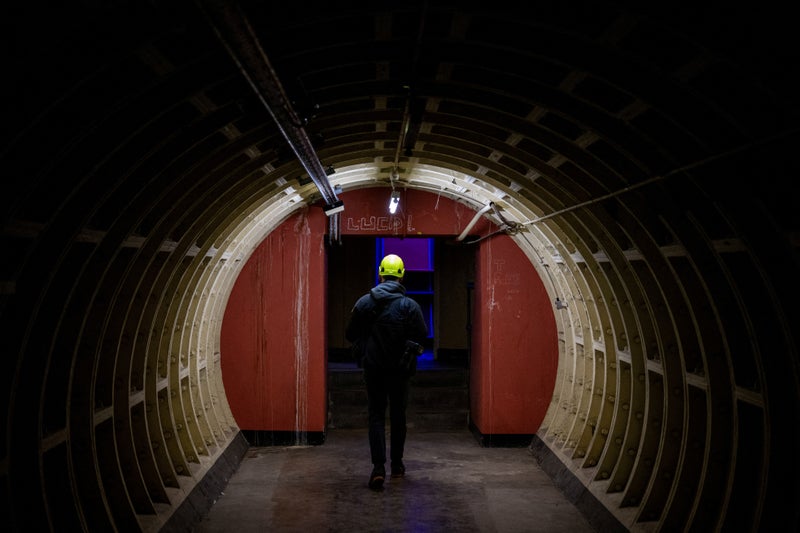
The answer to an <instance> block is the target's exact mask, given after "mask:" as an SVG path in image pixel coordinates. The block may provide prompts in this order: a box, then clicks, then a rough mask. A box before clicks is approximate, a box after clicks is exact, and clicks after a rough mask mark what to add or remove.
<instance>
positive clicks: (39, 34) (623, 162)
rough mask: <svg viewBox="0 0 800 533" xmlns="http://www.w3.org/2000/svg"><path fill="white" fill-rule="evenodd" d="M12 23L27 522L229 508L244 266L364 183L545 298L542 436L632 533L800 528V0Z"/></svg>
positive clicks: (14, 497) (11, 440)
mask: <svg viewBox="0 0 800 533" xmlns="http://www.w3.org/2000/svg"><path fill="white" fill-rule="evenodd" d="M2 26H3V30H4V31H3V40H4V46H3V57H4V62H3V63H4V66H5V69H4V70H5V71H6V75H5V76H4V80H5V82H4V83H3V91H4V96H5V97H4V98H3V100H4V106H3V109H4V113H3V116H2V117H3V125H2V140H1V141H0V147H1V148H0V162H1V163H2V173H3V180H2V194H1V195H0V198H2V204H3V211H2V212H3V225H2V243H3V251H2V263H1V264H2V270H0V276H1V277H0V302H2V303H1V304H0V328H2V329H0V339H1V342H2V365H3V367H2V372H0V375H2V380H3V386H2V396H1V397H2V408H0V413H3V414H4V419H3V421H2V427H3V428H4V436H3V438H2V439H1V440H0V446H1V449H0V477H2V481H3V483H2V491H3V495H2V501H3V507H2V521H3V524H4V527H3V529H4V530H9V531H81V530H83V531H160V530H165V531H166V530H172V529H174V528H176V526H177V525H178V524H186V523H190V522H191V520H192V519H195V518H196V517H198V516H200V515H202V513H203V512H204V510H205V509H207V508H208V507H209V506H210V505H211V502H213V500H214V498H215V497H216V495H218V494H220V493H221V492H222V491H223V490H224V488H225V480H226V479H228V477H229V476H230V473H231V472H232V471H234V470H235V469H236V465H237V464H238V462H239V461H240V460H241V457H242V455H243V454H244V452H245V450H246V449H247V447H248V445H249V444H248V440H247V438H246V437H245V435H244V434H243V432H242V429H243V428H241V427H240V425H239V423H238V422H237V419H236V417H235V416H234V413H233V411H232V409H231V402H229V397H231V398H232V392H231V391H229V390H226V387H225V382H224V381H225V380H224V375H223V368H224V366H225V363H226V362H227V361H230V358H231V357H233V354H231V353H229V352H228V353H226V349H225V348H226V346H227V344H226V343H223V342H222V340H221V339H222V330H223V322H224V317H225V313H226V310H227V309H228V306H229V302H230V301H231V294H232V293H233V291H234V287H235V285H236V283H237V280H238V279H239V278H240V274H241V273H242V272H243V271H244V269H246V268H248V267H247V265H248V264H252V263H249V261H250V260H251V259H252V258H253V256H254V254H256V253H257V250H258V249H259V247H260V246H262V245H263V243H265V242H267V241H268V240H269V239H270V237H275V236H277V235H279V233H278V232H279V231H282V230H281V228H285V227H286V224H287V223H289V222H290V221H292V220H295V219H296V217H307V218H308V219H309V220H313V221H314V223H313V224H310V225H309V226H307V227H305V226H304V229H303V231H308V235H309V236H310V238H313V239H314V241H313V242H314V243H315V246H316V247H317V248H315V250H316V251H317V252H318V253H320V254H322V255H324V254H325V253H328V252H326V250H330V249H335V248H336V247H337V246H341V242H342V239H343V235H344V234H346V233H347V228H346V226H345V221H346V220H347V219H346V217H347V215H348V213H354V212H356V213H357V212H358V210H357V209H356V208H355V204H356V202H353V201H352V198H356V197H358V195H374V198H377V200H375V201H373V202H372V203H371V204H370V205H371V206H372V208H374V209H376V210H377V209H378V208H379V209H380V210H381V211H384V210H386V209H387V207H386V204H387V203H388V202H389V201H390V199H391V198H392V197H393V196H394V195H395V194H398V195H399V197H400V198H401V200H400V202H401V204H400V205H401V207H402V206H404V205H405V204H404V203H403V200H402V198H408V196H406V195H412V196H413V195H418V197H420V198H426V199H428V200H426V201H430V202H434V203H436V202H437V200H439V199H441V202H442V203H443V204H447V205H448V206H449V207H447V209H451V210H453V211H454V212H455V211H457V212H458V213H460V218H459V219H458V220H457V221H456V225H455V226H453V227H450V228H449V229H448V232H447V233H448V239H449V240H450V241H451V243H452V244H453V249H455V248H457V245H459V244H460V245H461V246H473V247H476V248H478V247H480V246H482V245H486V244H487V243H494V244H492V245H493V246H494V245H496V243H500V242H507V243H511V245H512V247H511V248H512V251H513V253H517V254H519V255H520V256H521V257H522V258H524V260H523V263H524V266H525V268H527V269H529V270H530V271H531V272H532V273H533V275H532V276H530V277H526V278H523V279H525V280H528V283H529V284H531V286H533V284H535V285H536V286H539V285H541V287H542V290H543V291H544V295H545V297H544V298H543V299H541V300H537V302H538V303H537V310H539V311H540V312H541V313H542V314H543V316H547V317H549V319H550V320H552V321H553V326H554V327H553V332H552V337H551V338H550V340H551V341H552V344H553V346H554V350H555V352H554V358H555V367H554V373H553V379H552V391H551V392H548V394H547V398H546V404H545V405H544V406H543V411H542V418H541V421H540V423H539V424H538V427H536V428H535V430H534V431H533V432H532V433H533V434H532V435H529V436H528V437H529V439H528V443H527V445H528V446H529V448H530V453H531V454H533V455H534V456H535V459H536V461H537V462H539V463H540V464H541V465H543V466H544V467H546V468H547V469H548V471H549V473H550V474H551V475H552V476H553V477H554V478H555V479H558V480H560V483H561V485H562V486H563V487H564V490H566V491H568V492H570V493H571V494H573V495H577V496H576V498H579V499H580V500H581V501H584V502H590V503H591V505H588V504H587V506H586V508H593V509H598V508H599V509H601V510H603V511H604V512H606V513H608V514H609V515H610V516H613V517H614V519H615V520H616V521H618V523H619V524H621V525H622V526H623V527H624V528H625V529H627V530H629V531H669V532H672V531H753V532H755V531H797V530H798V528H799V527H800V505H799V504H800V481H799V480H800V466H798V465H799V464H800V462H798V460H797V452H798V450H800V432H798V429H797V428H798V424H799V423H800V416H798V415H799V414H800V371H799V370H800V369H799V368H798V346H797V343H798V330H799V329H800V320H798V311H797V303H798V301H800V291H799V290H798V274H800V269H799V268H798V266H800V261H799V258H798V243H800V237H799V234H798V230H800V217H799V216H798V212H800V202H798V195H797V192H796V181H797V176H798V175H800V164H798V159H797V157H796V154H794V151H795V150H797V142H798V140H799V139H800V135H798V133H800V130H798V128H797V120H798V117H800V104H799V103H798V98H797V94H798V92H800V86H799V85H798V81H799V78H798V77H797V75H796V74H797V67H798V64H800V63H798V59H800V54H798V52H800V50H798V46H797V40H796V37H795V32H796V29H795V28H794V26H793V20H792V17H791V16H790V10H789V8H788V7H784V6H781V7H778V6H777V5H771V4H764V5H741V6H733V5H712V4H708V5H706V4H704V3H697V4H693V5H691V6H688V5H677V4H676V5H667V4H664V5H661V4H656V5H649V4H644V3H634V2H609V1H600V2H581V1H576V0H565V1H562V2H529V3H514V2H506V1H503V0H500V1H497V0H495V1H493V2H483V1H470V2H460V3H455V2H447V3H439V2H427V1H416V0H414V1H411V2H404V3H388V2H352V3H349V4H347V5H343V6H339V5H336V3H334V2H330V3H309V2H304V1H302V0H297V1H294V2H289V3H273V2H255V1H252V0H243V1H242V2H240V3H238V4H235V3H232V2H226V1H224V0H197V1H196V2H190V1H186V0H175V1H162V0H152V1H149V2H131V1H126V0H111V1H108V2H97V1H91V0H79V1H76V2H72V3H68V4H64V5H56V4H53V3H39V2H29V3H14V4H12V5H9V6H6V8H5V16H4V17H3V22H2ZM348 198H350V199H351V200H348ZM443 204H442V205H443ZM415 213H416V212H415ZM387 220H390V221H391V220H392V219H391V217H389V218H387ZM294 233H296V232H294ZM294 233H293V232H292V231H289V232H288V233H287V234H289V235H292V234H294ZM382 234H383V235H385V236H396V235H397V227H396V226H393V225H391V224H390V225H389V226H388V227H387V228H386V230H385V231H384V232H383V233H382ZM405 236H406V237H408V235H405ZM512 251H509V252H507V253H512ZM284 266H285V268H286V269H287V271H291V272H304V273H305V274H304V276H302V277H301V278H299V279H302V280H305V281H307V282H308V283H316V284H319V283H322V281H323V279H327V278H326V277H325V276H326V272H325V268H324V264H323V265H317V266H315V268H314V269H311V270H310V271H309V269H308V268H307V265H305V264H300V263H299V262H297V263H295V264H292V263H291V261H290V262H288V263H285V264H284ZM327 283H328V284H329V286H332V285H335V281H334V282H331V281H330V280H328V281H327ZM329 290H330V289H329ZM482 303H483V302H482V301H476V302H475V305H476V306H478V307H480V308H481V309H482V310H483V311H482V312H484V313H487V315H484V317H486V316H489V317H491V311H486V307H481V306H482ZM301 314H302V313H301ZM320 316H321V317H323V320H322V322H320V324H321V325H325V324H331V323H335V322H334V320H335V319H336V318H335V317H331V316H326V315H325V313H322V314H321V315H320ZM338 319H339V320H341V317H338ZM484 319H485V320H489V319H490V318H484ZM301 334H302V332H295V333H293V334H292V333H291V332H290V334H289V335H288V337H287V338H289V339H290V340H291V341H292V342H294V345H293V346H300V348H298V350H300V351H302V353H303V354H304V355H307V356H308V357H309V360H314V361H323V362H324V360H325V357H326V356H327V354H326V345H325V344H326V341H325V338H326V337H324V336H320V337H319V338H320V339H322V340H321V342H319V343H316V344H313V345H302V343H300V344H298V339H299V338H300V335H301ZM520 350H521V351H520V352H519V353H515V354H514V355H515V356H518V357H519V360H520V361H527V360H529V359H530V358H532V357H534V355H535V354H533V353H528V352H527V351H526V350H527V348H521V349H520ZM312 358H313V359H312ZM512 360H513V359H512ZM512 370H513V369H512ZM526 372H527V370H522V369H520V370H519V372H518V374H520V375H521V376H522V377H523V378H524V377H525V376H526ZM531 379H533V378H532V377H531ZM319 432H320V433H322V434H323V436H324V432H325V426H324V422H323V425H322V426H321V427H320V429H319ZM320 445H321V446H324V442H323V443H322V444H320Z"/></svg>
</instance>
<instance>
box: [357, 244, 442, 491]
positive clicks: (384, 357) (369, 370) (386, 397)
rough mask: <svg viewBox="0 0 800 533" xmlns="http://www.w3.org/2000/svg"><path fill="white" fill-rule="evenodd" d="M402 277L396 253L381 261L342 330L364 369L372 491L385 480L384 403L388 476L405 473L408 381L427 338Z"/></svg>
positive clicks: (419, 313)
mask: <svg viewBox="0 0 800 533" xmlns="http://www.w3.org/2000/svg"><path fill="white" fill-rule="evenodd" d="M404 274H405V266H404V264H403V260H402V259H401V258H400V257H399V256H398V255H395V254H389V255H387V256H386V257H384V258H383V260H382V261H381V263H380V266H379V267H378V276H379V280H380V282H379V283H378V285H376V286H375V287H373V288H372V289H370V290H369V292H367V293H366V294H365V295H363V296H362V297H360V298H359V299H358V300H357V301H356V303H355V305H354V306H353V309H352V311H351V313H350V318H349V320H348V323H347V327H346V330H345V338H347V340H348V341H350V342H351V343H352V344H353V347H354V353H355V356H356V359H357V361H358V364H359V366H360V367H362V368H363V369H364V370H363V372H364V382H365V384H366V388H367V413H368V429H369V431H368V433H369V448H370V455H371V460H372V473H371V474H370V477H369V483H368V486H369V488H371V489H373V490H378V489H380V488H382V487H383V482H384V479H385V478H386V408H387V405H388V407H389V423H390V435H391V437H390V446H391V448H390V458H391V475H392V477H393V478H398V477H403V476H404V475H405V471H406V469H405V465H404V464H403V451H404V448H405V441H406V408H407V407H408V394H409V388H410V378H411V376H412V375H413V374H414V372H415V371H416V358H417V356H418V355H419V354H420V353H422V342H423V340H424V339H425V337H426V336H427V334H428V327H427V325H426V324H425V318H424V317H423V315H422V308H421V307H420V305H419V304H418V303H417V302H416V301H414V300H413V299H411V298H409V297H408V296H406V289H405V287H404V286H403V284H402V280H403V276H404Z"/></svg>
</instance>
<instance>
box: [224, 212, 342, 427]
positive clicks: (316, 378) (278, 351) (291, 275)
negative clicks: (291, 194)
mask: <svg viewBox="0 0 800 533" xmlns="http://www.w3.org/2000/svg"><path fill="white" fill-rule="evenodd" d="M327 224H328V221H327V217H326V216H325V214H324V213H323V212H322V210H320V209H315V208H311V209H307V210H304V211H303V212H302V213H300V214H296V215H294V216H292V217H290V218H289V219H288V220H287V221H285V222H284V223H283V224H281V225H280V226H279V227H278V228H277V229H275V230H274V231H272V232H271V233H270V234H269V235H268V236H267V238H266V239H265V240H264V241H263V242H262V243H261V244H260V245H259V246H258V248H257V249H256V250H255V252H254V253H253V255H252V256H251V257H250V259H249V261H248V262H247V264H246V265H245V267H244V268H243V269H242V271H241V273H240V274H239V277H238V278H237V280H236V283H235V285H234V287H233V291H232V293H231V295H230V299H229V301H228V306H227V308H226V310H225V316H224V318H223V322H222V331H221V338H220V343H221V367H222V381H223V384H224V386H225V394H226V396H227V398H228V403H229V404H230V407H231V411H232V413H233V416H234V418H235V419H236V423H237V424H238V425H239V428H240V429H245V430H267V431H306V432H322V431H324V429H325V422H326V417H327V399H326V396H327V391H326V388H325V382H326V375H327V374H326V373H327V369H326V366H327V357H326V347H325V340H326V335H325V333H326V331H325V309H326V306H325V282H326V275H325V249H324V244H323V236H324V233H325V232H326V231H327V227H328V226H327Z"/></svg>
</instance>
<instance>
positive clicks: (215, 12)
mask: <svg viewBox="0 0 800 533" xmlns="http://www.w3.org/2000/svg"><path fill="white" fill-rule="evenodd" d="M198 3H199V5H200V8H201V10H202V11H204V13H205V14H206V18H207V19H208V21H209V23H210V24H211V26H212V27H213V29H214V32H215V33H216V34H217V37H218V38H219V39H220V41H221V42H222V44H223V45H224V46H225V48H226V49H227V51H228V53H229V54H230V55H231V57H232V58H233V60H234V61H235V62H236V64H237V66H238V67H239V69H240V70H241V71H242V74H244V76H245V78H246V79H247V81H248V82H249V83H250V85H251V86H252V87H253V90H254V91H255V92H256V94H257V95H258V97H259V99H260V100H261V102H262V103H263V104H264V106H265V107H266V108H267V110H268V111H269V113H270V115H271V116H272V118H273V119H274V120H275V123H276V124H277V125H278V128H279V129H280V131H281V133H282V134H283V136H284V138H285V139H286V141H287V142H288V143H289V146H291V148H292V150H293V151H294V153H295V155H296V156H297V158H298V159H299V160H300V163H301V164H302V165H303V168H305V170H306V172H308V175H309V176H310V177H311V180H312V181H313V182H314V184H315V185H316V186H317V188H318V189H319V191H320V193H321V194H322V198H323V199H324V200H325V203H326V213H328V214H338V211H340V210H341V209H338V210H337V209H333V208H334V207H341V205H342V204H341V202H340V200H339V199H338V198H337V196H336V192H335V191H334V190H333V187H332V186H331V183H330V181H329V180H328V175H327V173H326V172H325V169H324V168H323V167H322V163H321V162H320V160H319V157H318V156H317V154H316V151H315V150H314V147H313V146H312V145H311V140H310V139H309V138H308V135H307V134H306V132H305V130H304V129H303V125H302V122H301V121H300V119H299V118H298V116H297V114H296V113H295V112H294V109H292V106H291V104H290V102H289V99H288V98H287V96H286V92H285V91H284V89H283V85H282V84H281V82H280V80H279V79H278V75H277V74H276V72H275V70H274V69H273V68H272V64H271V63H270V61H269V59H268V57H267V55H266V53H265V52H264V50H263V49H262V48H261V45H260V43H259V42H258V39H257V38H256V36H255V34H254V33H253V29H252V27H251V26H250V24H249V22H248V21H247V17H246V16H245V14H244V13H243V12H242V10H241V9H240V8H239V6H238V5H232V4H231V3H230V2H225V1H219V0H198Z"/></svg>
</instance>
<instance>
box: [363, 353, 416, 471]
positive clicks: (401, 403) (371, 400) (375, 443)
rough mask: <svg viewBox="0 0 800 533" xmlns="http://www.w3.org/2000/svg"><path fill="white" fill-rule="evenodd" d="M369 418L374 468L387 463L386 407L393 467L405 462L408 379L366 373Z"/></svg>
mask: <svg viewBox="0 0 800 533" xmlns="http://www.w3.org/2000/svg"><path fill="white" fill-rule="evenodd" d="M364 381H365V382H366V384H367V401H368V407H367V411H368V414H369V450H370V454H371V456H372V464H373V465H375V466H383V465H384V464H385V463H386V407H387V405H388V407H389V424H390V426H389V428H390V433H391V450H390V457H391V460H392V462H393V463H395V462H400V461H401V460H402V459H403V449H404V447H405V444H406V407H408V391H409V378H407V377H398V376H395V375H392V374H389V373H386V372H381V371H379V370H375V369H369V368H365V369H364Z"/></svg>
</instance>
